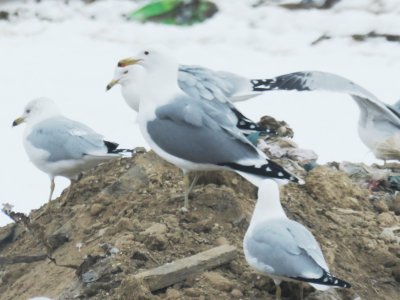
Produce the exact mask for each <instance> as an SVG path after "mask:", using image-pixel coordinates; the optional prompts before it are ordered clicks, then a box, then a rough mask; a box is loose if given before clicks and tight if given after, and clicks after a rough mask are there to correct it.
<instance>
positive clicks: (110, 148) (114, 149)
mask: <svg viewBox="0 0 400 300" xmlns="http://www.w3.org/2000/svg"><path fill="white" fill-rule="evenodd" d="M104 145H106V147H107V153H108V154H126V153H130V154H131V155H132V153H134V152H135V150H133V149H118V146H119V144H117V143H114V142H109V141H104Z"/></svg>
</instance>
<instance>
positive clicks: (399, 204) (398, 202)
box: [391, 193, 400, 215]
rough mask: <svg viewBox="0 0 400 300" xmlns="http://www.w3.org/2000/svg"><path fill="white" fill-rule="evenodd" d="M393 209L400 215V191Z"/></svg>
mask: <svg viewBox="0 0 400 300" xmlns="http://www.w3.org/2000/svg"><path fill="white" fill-rule="evenodd" d="M391 209H392V210H393V212H394V213H395V214H396V215H400V193H398V194H397V195H396V197H395V198H394V200H393V204H392V207H391Z"/></svg>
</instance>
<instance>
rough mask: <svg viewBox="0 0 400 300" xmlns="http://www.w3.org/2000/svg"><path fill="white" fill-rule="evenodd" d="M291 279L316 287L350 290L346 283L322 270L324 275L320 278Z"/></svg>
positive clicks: (349, 285) (348, 284)
mask: <svg viewBox="0 0 400 300" xmlns="http://www.w3.org/2000/svg"><path fill="white" fill-rule="evenodd" d="M291 278H292V279H295V280H299V281H304V282H308V283H312V284H316V285H325V286H333V287H341V288H347V289H348V288H351V284H350V283H349V282H347V281H344V280H342V279H339V278H337V277H335V276H333V275H332V274H331V273H329V272H327V271H325V270H324V273H323V274H322V276H321V277H320V278H303V277H291Z"/></svg>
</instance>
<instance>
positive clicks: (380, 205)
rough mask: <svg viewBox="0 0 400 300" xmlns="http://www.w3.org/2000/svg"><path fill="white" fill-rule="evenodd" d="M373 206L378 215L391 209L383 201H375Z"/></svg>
mask: <svg viewBox="0 0 400 300" xmlns="http://www.w3.org/2000/svg"><path fill="white" fill-rule="evenodd" d="M373 206H374V208H375V210H376V211H377V212H378V213H383V212H387V211H389V207H388V206H387V204H386V201H385V200H383V199H379V200H376V201H374V202H373Z"/></svg>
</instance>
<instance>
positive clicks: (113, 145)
mask: <svg viewBox="0 0 400 300" xmlns="http://www.w3.org/2000/svg"><path fill="white" fill-rule="evenodd" d="M103 142H104V145H105V146H106V147H107V152H108V153H112V152H113V151H114V150H116V149H117V148H118V146H119V144H117V143H114V142H109V141H103Z"/></svg>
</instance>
